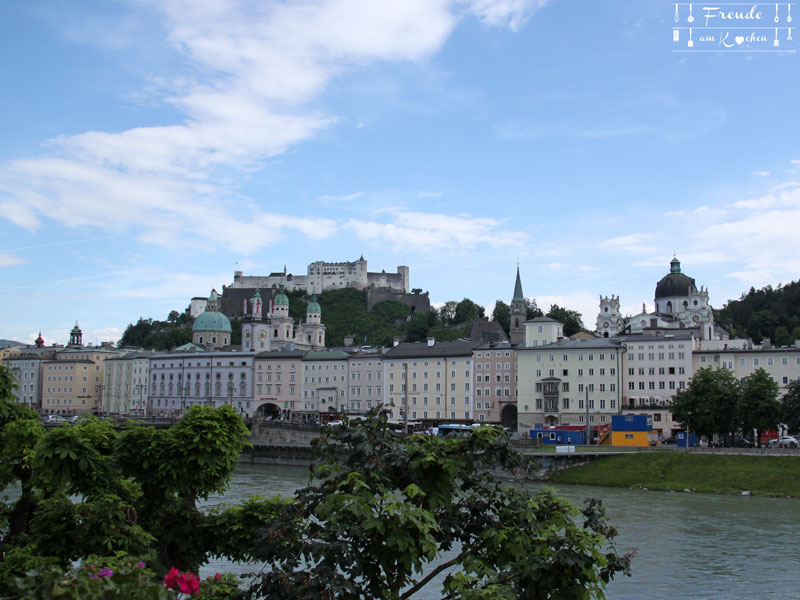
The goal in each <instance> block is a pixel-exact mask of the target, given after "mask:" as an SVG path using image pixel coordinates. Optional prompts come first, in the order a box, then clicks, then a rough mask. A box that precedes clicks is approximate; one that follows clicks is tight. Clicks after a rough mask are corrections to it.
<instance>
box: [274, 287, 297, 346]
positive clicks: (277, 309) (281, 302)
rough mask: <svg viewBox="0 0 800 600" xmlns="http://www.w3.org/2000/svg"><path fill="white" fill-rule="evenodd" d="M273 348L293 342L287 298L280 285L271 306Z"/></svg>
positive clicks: (291, 322) (292, 324)
mask: <svg viewBox="0 0 800 600" xmlns="http://www.w3.org/2000/svg"><path fill="white" fill-rule="evenodd" d="M270 322H271V326H270V329H271V330H272V335H270V339H271V340H272V344H273V347H274V345H275V344H286V343H289V342H292V341H294V321H292V318H291V317H290V316H289V297H288V296H287V295H286V289H285V288H284V287H283V284H281V286H280V288H278V293H277V294H276V295H275V299H274V300H273V305H272V318H271V319H270Z"/></svg>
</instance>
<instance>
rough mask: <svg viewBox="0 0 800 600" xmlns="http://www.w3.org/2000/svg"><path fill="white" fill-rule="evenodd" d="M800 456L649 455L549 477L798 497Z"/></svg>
mask: <svg viewBox="0 0 800 600" xmlns="http://www.w3.org/2000/svg"><path fill="white" fill-rule="evenodd" d="M798 475H800V457H797V456H768V457H765V456H740V455H735V456H734V455H718V454H685V453H682V452H652V453H650V452H647V453H637V454H626V455H618V456H609V457H606V458H601V459H598V460H594V461H592V462H591V463H589V464H585V465H581V466H576V467H571V468H568V469H565V470H563V471H559V472H555V473H551V474H550V476H549V478H548V481H550V482H551V483H570V484H580V485H599V486H610V487H627V488H647V489H648V490H661V491H676V492H682V491H684V490H691V491H692V492H707V493H716V494H741V493H742V492H750V493H751V494H754V495H761V496H791V497H793V498H800V477H798Z"/></svg>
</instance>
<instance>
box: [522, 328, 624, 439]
mask: <svg viewBox="0 0 800 600" xmlns="http://www.w3.org/2000/svg"><path fill="white" fill-rule="evenodd" d="M623 352H624V348H623V347H622V345H621V344H620V343H619V342H618V341H614V340H609V339H562V340H559V341H557V342H554V343H552V344H548V345H545V346H538V347H534V348H519V349H518V351H517V357H518V358H517V374H518V380H519V384H518V386H519V397H518V400H517V410H518V419H519V431H520V432H526V431H529V430H531V429H535V428H539V427H542V426H547V425H585V424H586V423H587V420H588V424H589V425H609V424H610V423H611V416H612V415H615V414H619V413H620V411H621V408H622V393H621V388H622V372H621V370H622V364H623V360H622V354H623Z"/></svg>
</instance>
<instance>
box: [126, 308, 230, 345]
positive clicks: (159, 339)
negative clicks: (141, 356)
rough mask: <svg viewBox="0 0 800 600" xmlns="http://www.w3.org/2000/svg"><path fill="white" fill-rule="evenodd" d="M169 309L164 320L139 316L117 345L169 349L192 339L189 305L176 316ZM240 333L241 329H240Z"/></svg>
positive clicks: (174, 312) (128, 327)
mask: <svg viewBox="0 0 800 600" xmlns="http://www.w3.org/2000/svg"><path fill="white" fill-rule="evenodd" d="M176 314H178V311H175V310H173V311H171V312H170V313H169V316H168V317H167V320H166V321H156V320H153V319H145V318H139V320H138V321H137V322H136V323H135V324H133V323H132V324H130V325H128V326H127V327H126V328H125V332H124V333H123V334H122V338H121V339H120V340H119V346H120V347H124V346H135V347H138V348H147V349H150V350H170V349H172V348H177V347H178V346H182V345H183V344H187V343H189V342H191V341H192V318H191V316H190V315H189V307H186V310H184V311H183V313H180V314H179V315H178V316H177V317H176V316H175V315H176ZM240 334H241V329H240Z"/></svg>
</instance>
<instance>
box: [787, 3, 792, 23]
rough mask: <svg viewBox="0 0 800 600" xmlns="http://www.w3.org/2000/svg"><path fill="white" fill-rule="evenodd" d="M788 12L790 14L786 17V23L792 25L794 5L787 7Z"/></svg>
mask: <svg viewBox="0 0 800 600" xmlns="http://www.w3.org/2000/svg"><path fill="white" fill-rule="evenodd" d="M786 11H787V12H788V15H787V17H786V22H787V23H791V22H792V5H791V4H787V5H786Z"/></svg>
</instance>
